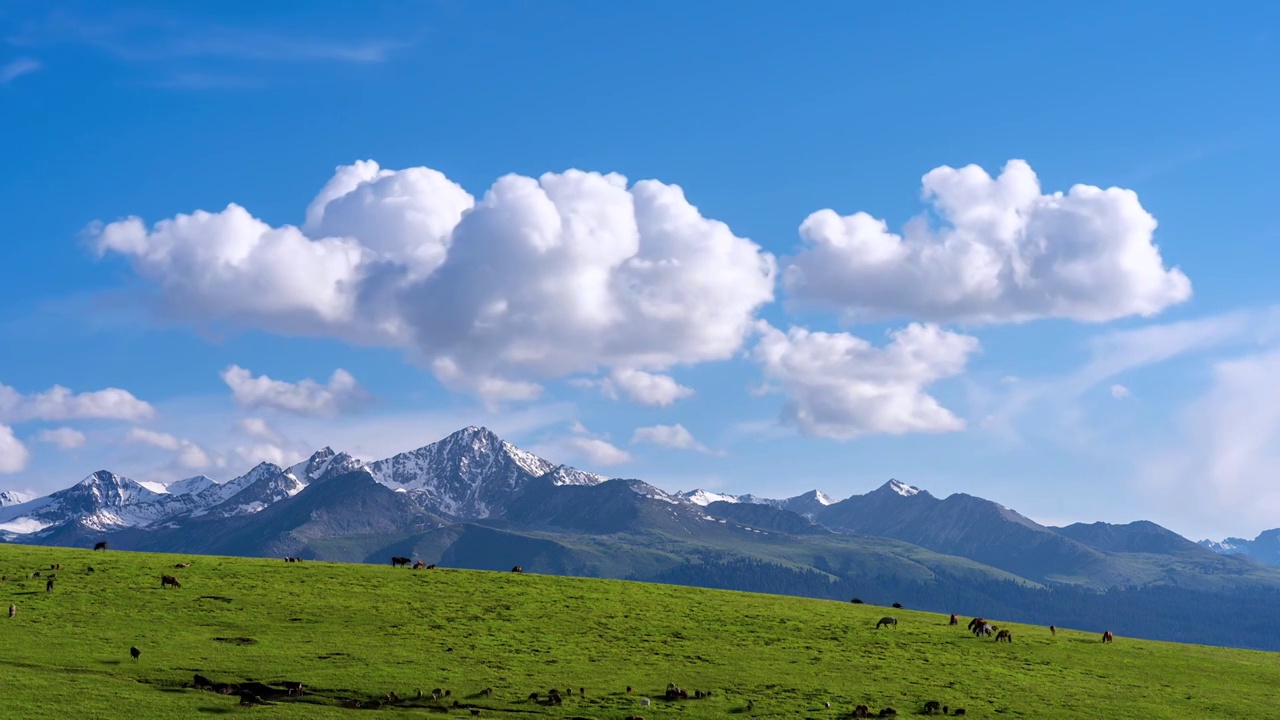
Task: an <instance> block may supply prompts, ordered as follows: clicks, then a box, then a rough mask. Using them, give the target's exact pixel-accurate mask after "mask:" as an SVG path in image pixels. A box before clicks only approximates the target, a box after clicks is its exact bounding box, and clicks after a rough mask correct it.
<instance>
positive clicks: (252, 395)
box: [222, 365, 368, 430]
mask: <svg viewBox="0 0 1280 720" xmlns="http://www.w3.org/2000/svg"><path fill="white" fill-rule="evenodd" d="M222 381H223V382H225V383H226V384H227V387H229V388H231V395H232V397H234V398H235V401H236V403H238V404H239V405H240V406H241V407H244V408H273V409H276V410H281V411H284V412H288V413H293V414H295V415H306V416H334V415H338V414H340V413H343V412H348V411H352V410H355V409H357V408H359V407H360V406H361V405H363V404H364V403H365V401H366V400H368V393H366V392H365V390H364V388H362V387H361V386H360V383H358V382H356V379H355V377H353V376H352V375H351V373H349V372H347V371H346V370H343V369H342V368H338V369H337V370H334V371H333V375H331V376H330V377H329V382H328V383H326V384H324V385H321V384H320V383H318V382H316V381H315V380H312V379H310V378H307V379H305V380H302V381H301V382H296V383H291V382H285V381H283V380H273V379H271V378H269V377H267V376H266V375H259V376H257V377H254V375H253V373H252V372H250V371H248V370H246V369H244V368H242V367H240V366H238V365H232V366H230V367H228V368H227V369H225V370H223V371H222ZM263 426H264V427H265V423H263ZM267 430H269V428H267Z"/></svg>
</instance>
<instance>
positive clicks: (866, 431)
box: [751, 321, 979, 440]
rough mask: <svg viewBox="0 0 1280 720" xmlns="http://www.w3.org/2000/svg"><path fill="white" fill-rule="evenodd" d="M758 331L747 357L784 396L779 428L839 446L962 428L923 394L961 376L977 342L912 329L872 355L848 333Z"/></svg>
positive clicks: (920, 326)
mask: <svg viewBox="0 0 1280 720" xmlns="http://www.w3.org/2000/svg"><path fill="white" fill-rule="evenodd" d="M759 331H760V336H761V337H760V340H759V342H758V343H757V344H756V345H755V347H754V348H753V349H752V351H751V355H752V357H753V358H754V359H755V361H756V362H758V363H759V364H760V367H761V368H762V370H763V372H764V375H765V377H766V378H767V379H768V380H769V381H771V382H772V383H776V388H771V389H773V390H774V391H777V392H781V393H783V394H784V395H785V397H786V404H785V405H784V406H783V411H782V420H783V422H784V423H787V424H791V425H794V426H796V427H797V429H799V430H800V431H801V432H803V433H805V434H807V435H813V436H818V437H826V438H834V439H841V440H844V439H850V438H855V437H859V436H863V435H872V434H890V435H901V434H905V433H912V432H949V431H954V430H960V429H962V428H964V426H965V424H964V421H963V420H961V419H960V418H958V417H956V416H955V415H954V414H953V413H952V412H951V411H950V410H948V409H947V408H945V407H943V406H942V405H941V404H940V403H939V402H938V401H937V400H936V399H935V398H934V397H932V396H931V395H929V394H928V393H927V392H926V391H925V388H926V387H927V386H928V385H929V384H930V383H933V382H935V381H937V380H941V379H943V378H948V377H953V376H955V375H959V374H960V373H961V372H963V371H964V368H965V364H966V362H967V361H968V359H969V356H970V355H972V354H973V353H975V352H977V351H978V349H979V344H978V340H977V338H974V337H970V336H968V335H961V334H958V333H953V332H948V331H946V330H943V329H941V328H939V327H937V326H936V325H924V324H918V323H913V324H911V325H908V326H907V327H905V328H902V329H900V330H895V331H893V332H891V333H889V337H890V338H891V340H890V342H889V344H888V345H886V346H884V347H883V348H878V347H875V346H874V345H872V344H871V343H869V342H867V341H866V340H863V339H862V338H859V337H856V336H854V335H850V334H848V333H826V332H815V331H810V330H807V329H805V328H799V327H793V328H791V329H790V330H788V331H787V332H785V333H784V332H782V331H781V330H778V329H777V328H774V327H772V326H771V325H769V324H768V323H766V322H764V321H761V322H760V324H759Z"/></svg>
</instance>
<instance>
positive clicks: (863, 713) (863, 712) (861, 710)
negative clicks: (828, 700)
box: [853, 705, 871, 718]
mask: <svg viewBox="0 0 1280 720" xmlns="http://www.w3.org/2000/svg"><path fill="white" fill-rule="evenodd" d="M853 716H854V717H856V718H865V717H871V708H869V707H867V706H866V705H859V706H858V707H856V708H854V709H853Z"/></svg>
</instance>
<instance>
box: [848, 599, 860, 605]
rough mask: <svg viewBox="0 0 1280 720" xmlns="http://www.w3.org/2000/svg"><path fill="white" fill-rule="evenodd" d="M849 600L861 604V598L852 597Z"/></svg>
mask: <svg viewBox="0 0 1280 720" xmlns="http://www.w3.org/2000/svg"><path fill="white" fill-rule="evenodd" d="M849 602H851V603H853V604H854V605H861V604H862V598H854V599H852V600H850V601H849Z"/></svg>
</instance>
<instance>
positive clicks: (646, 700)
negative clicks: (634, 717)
mask: <svg viewBox="0 0 1280 720" xmlns="http://www.w3.org/2000/svg"><path fill="white" fill-rule="evenodd" d="M640 707H649V698H640Z"/></svg>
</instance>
